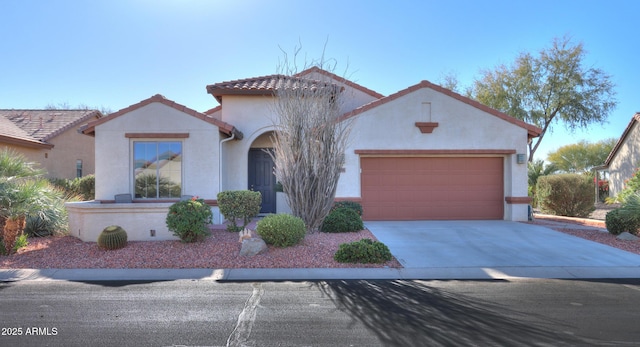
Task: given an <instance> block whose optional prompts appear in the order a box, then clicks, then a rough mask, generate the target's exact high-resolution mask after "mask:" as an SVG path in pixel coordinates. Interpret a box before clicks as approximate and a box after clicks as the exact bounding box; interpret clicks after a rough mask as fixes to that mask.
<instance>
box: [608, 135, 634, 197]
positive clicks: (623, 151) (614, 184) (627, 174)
mask: <svg viewBox="0 0 640 347" xmlns="http://www.w3.org/2000/svg"><path fill="white" fill-rule="evenodd" d="M639 165H640V125H638V122H635V123H634V124H633V126H632V128H631V129H630V130H629V133H628V134H627V137H626V138H625V139H624V141H623V142H622V144H621V146H620V147H619V148H618V151H617V152H616V154H615V156H614V157H613V158H612V159H611V161H610V162H609V196H612V197H614V196H616V195H618V194H619V193H620V191H622V190H623V189H624V186H625V183H624V181H625V180H628V179H629V178H631V177H632V176H633V174H634V173H635V170H636V168H637V167H638V166H639Z"/></svg>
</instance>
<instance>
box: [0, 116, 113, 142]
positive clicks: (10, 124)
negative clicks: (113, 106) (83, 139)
mask: <svg viewBox="0 0 640 347" xmlns="http://www.w3.org/2000/svg"><path fill="white" fill-rule="evenodd" d="M101 117H102V113H100V112H99V111H96V110H17V109H12V110H0V137H1V138H2V140H3V142H7V143H13V144H16V145H23V146H29V147H36V148H37V147H40V148H53V145H52V144H50V143H48V141H50V140H51V139H53V138H55V137H56V136H58V135H60V134H62V133H63V132H65V131H67V130H69V129H71V128H73V127H80V125H81V124H83V123H86V122H90V121H91V120H93V119H99V118H101Z"/></svg>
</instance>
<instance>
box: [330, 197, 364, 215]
mask: <svg viewBox="0 0 640 347" xmlns="http://www.w3.org/2000/svg"><path fill="white" fill-rule="evenodd" d="M339 208H348V209H352V210H354V211H356V213H357V214H358V216H361V217H362V205H360V204H359V203H357V202H355V201H348V200H347V201H338V202H336V203H335V204H333V207H332V208H331V211H333V210H337V209H339Z"/></svg>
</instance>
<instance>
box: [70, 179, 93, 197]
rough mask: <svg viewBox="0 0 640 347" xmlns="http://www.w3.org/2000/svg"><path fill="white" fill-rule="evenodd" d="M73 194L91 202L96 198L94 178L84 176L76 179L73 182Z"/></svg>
mask: <svg viewBox="0 0 640 347" xmlns="http://www.w3.org/2000/svg"><path fill="white" fill-rule="evenodd" d="M73 187H74V190H75V192H76V193H77V194H78V195H80V196H82V198H83V199H84V200H85V201H86V200H93V199H95V197H96V176H95V175H86V176H83V177H80V178H76V179H75V180H74V182H73Z"/></svg>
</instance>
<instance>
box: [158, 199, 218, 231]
mask: <svg viewBox="0 0 640 347" xmlns="http://www.w3.org/2000/svg"><path fill="white" fill-rule="evenodd" d="M212 218H213V213H211V207H210V206H209V205H207V203H205V202H204V200H203V199H198V198H196V197H194V198H192V199H190V200H183V201H178V202H176V203H175V204H173V205H171V206H170V207H169V213H167V220H166V223H167V228H169V230H171V231H173V235H176V236H178V237H179V238H180V240H182V242H195V241H200V240H202V239H204V237H205V236H208V235H209V227H208V225H209V224H211V221H212Z"/></svg>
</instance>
